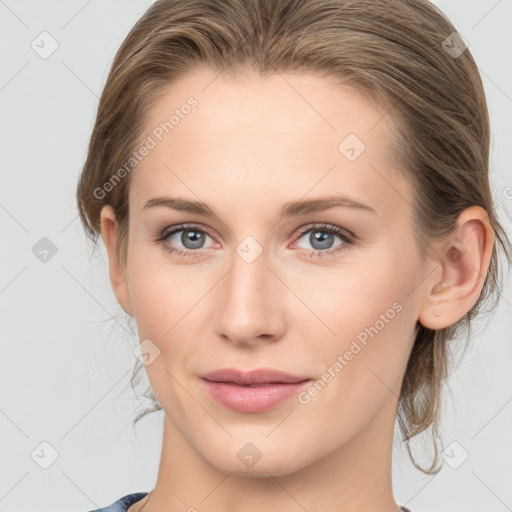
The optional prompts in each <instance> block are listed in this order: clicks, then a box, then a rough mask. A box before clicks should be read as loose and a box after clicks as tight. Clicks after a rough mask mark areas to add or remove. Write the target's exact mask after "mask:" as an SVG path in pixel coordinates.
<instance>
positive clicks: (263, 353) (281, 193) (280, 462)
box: [101, 69, 493, 512]
mask: <svg viewBox="0 0 512 512" xmlns="http://www.w3.org/2000/svg"><path fill="white" fill-rule="evenodd" d="M208 84H209V85H208ZM207 85H208V87H207V88H205V87H206V86H207ZM190 96H194V97H195V98H196V99H197V100H198V106H197V107H196V108H194V109H192V111H191V113H190V114H189V115H188V116H186V117H185V118H184V119H181V120H180V123H179V125H177V126H176V127H175V128H174V130H173V131H172V132H170V133H169V134H167V135H166V136H164V138H163V140H162V142H160V143H159V144H158V145H157V147H155V148H154V149H152V150H151V151H150V152H149V154H148V155H147V156H146V157H145V158H144V159H143V160H142V161H141V162H140V163H139V165H138V166H137V167H136V168H135V169H134V170H133V171H132V172H133V174H132V176H131V179H132V182H131V184H130V190H129V204H130V220H129V244H128V258H127V265H126V268H124V267H123V266H122V265H121V264H120V262H119V261H118V259H117V258H116V254H115V252H114V247H115V237H116V223H115V215H114V212H113V211H112V208H111V207H110V206H105V207H104V208H103V210H102V212H101V228H102V237H103V240H104V242H105V245H106V248H107V251H108V257H109V265H110V278H111V283H112V287H113V290H114V293H115V294H116V297H117V299H118V301H119V303H120V305H121V306H122V308H123V309H124V310H125V311H126V312H127V313H128V314H130V315H132V316H134V317H135V320H136V323H137V328H138V333H139V338H140V340H144V339H146V338H149V339H150V340H151V342H152V343H154V345H155V346H156V347H158V349H159V350H160V355H159V357H157V358H156V359H155V360H154V361H153V362H151V364H149V365H148V366H146V371H147V375H148V378H149V381H150V383H151V386H152V388H153V392H154V394H155V396H156V398H157V399H158V401H159V403H160V404H161V405H162V408H163V411H164V435H163V444H162V453H161V460H160V466H159V471H158V478H157V482H156V485H155V487H154V490H153V492H152V494H151V499H150V500H149V501H148V503H147V505H146V504H145V503H146V498H143V499H142V500H141V501H139V502H137V503H136V504H134V505H132V506H131V507H130V509H129V510H130V512H136V511H138V510H140V508H141V507H142V506H143V505H144V512H148V511H149V512H156V511H158V510H166V511H168V512H174V511H178V510H179V511H186V510H190V511H193V510H196V509H197V510H199V511H201V512H203V511H224V512H231V511H240V510H243V511H244V512H253V511H266V510H280V511H283V512H292V511H293V512H296V511H297V510H303V509H306V510H315V511H317V512H323V511H327V510H329V511H332V510H343V511H345V512H351V511H358V512H365V511H368V512H369V511H375V510H380V511H389V512H391V511H395V510H397V509H398V505H397V504H396V502H395V500H394V497H393V493H392V484H391V460H392V442H393V428H394V423H395V416H396V411H397V405H398V397H399V394H400V388H401V383H402V380H403V376H404V373H405V369H406V365H407V361H408V357H409V355H410V352H411V349H412V345H413V342H414V337H415V333H416V329H417V322H418V321H419V322H420V323H421V324H422V325H424V326H426V327H429V328H431V329H440V328H443V327H446V326H448V325H451V324H453V323H455V322H456V321H457V320H459V319H460V318H461V317H462V316H463V315H464V314H465V313H466V312H467V311H468V310H469V309H470V308H471V307H472V306H473V304H474V303H475V302H476V300H477V299H478V297H479V295H480V292H481V289H482V286H483V282H484V280H483V276H485V274H486V272H487V269H488V265H489V261H490V256H491V250H492V245H493V237H492V229H491V227H490V224H489V222H488V220H487V216H486V214H485V211H484V210H482V209H481V208H480V207H471V208H468V209H467V210H465V211H464V212H462V213H461V215H460V217H459V223H458V229H457V238H456V240H457V241H458V245H457V247H456V248H452V250H451V251H448V250H447V248H449V247H450V243H451V241H453V240H454V238H450V239H447V240H444V241H440V243H439V247H440V250H439V256H438V257H437V258H436V259H435V260H430V261H428V262H427V263H425V264H423V263H422V262H421V259H420V254H421V252H420V249H419V248H418V246H417V245H416V242H415V239H414V236H413V225H412V211H411V204H412V189H411V186H410V184H409V182H408V181H407V179H406V178H404V176H403V175H402V173H400V172H399V170H398V169H397V168H396V167H393V165H392V163H391V162H390V159H389V158H388V153H389V152H388V148H389V143H390V142H389V140H388V133H389V131H388V129H389V124H388V123H390V122H391V121H390V118H389V116H385V111H384V110H383V109H381V108H379V107H378V105H375V104H373V103H372V102H370V101H369V100H368V99H367V98H365V97H364V96H362V95H360V94H358V93H357V91H355V90H353V89H350V88H348V87H343V88H342V87H339V86H334V85H333V84H332V83H331V82H329V81H328V80H327V79H326V78H325V77H319V76H313V75H303V74H301V75H298V74H283V75H272V76H270V77H267V78H266V79H262V78H260V77H258V76H257V75H248V76H244V77H243V78H241V77H238V78H237V79H236V80H235V79H234V78H232V77H230V78H228V77H224V76H222V75H221V76H219V75H218V73H217V72H213V71H210V70H208V69H201V70H197V71H196V72H195V73H194V74H190V75H188V76H186V77H184V78H182V79H181V80H180V81H179V82H177V83H175V84H173V85H172V86H171V87H169V88H168V89H167V90H166V91H165V94H164V95H163V96H162V97H161V98H160V100H159V102H158V104H157V105H156V106H155V108H154V109H153V110H152V111H151V112H149V116H148V118H147V124H146V128H147V129H146V135H147V134H150V133H151V131H152V130H153V129H154V128H155V127H156V126H158V125H159V123H161V122H163V121H164V120H166V119H168V117H169V112H172V110H173V109H174V108H179V107H180V105H183V104H184V103H185V102H186V100H187V98H189V97H190ZM349 133H353V134H356V135H357V137H359V139H360V140H362V141H363V142H364V144H365V145H366V150H365V151H364V152H363V153H361V154H360V156H359V157H358V158H357V159H356V160H354V161H349V160H348V159H347V158H346V157H345V156H344V155H343V154H342V153H341V152H340V151H339V150H338V145H339V144H340V142H341V141H342V140H343V139H344V138H345V137H346V136H347V135H348V134H349ZM370 164H371V165H370ZM376 170H377V171H378V172H376ZM329 194H339V195H341V194H344V195H347V196H350V197H352V198H355V199H357V200H358V201H360V202H362V203H365V204H367V205H370V206H371V207H372V208H374V209H375V211H376V213H375V214H373V213H371V212H366V211H363V210H356V209H349V208H342V207H337V208H331V209H328V210H325V211H318V212H314V213H309V214H306V215H300V216H297V217H292V218H280V209H281V207H282V205H283V204H284V203H286V202H287V201H292V200H299V199H313V198H317V197H320V196H324V195H329ZM164 195H179V196H181V197H184V198H187V199H190V200H201V201H203V202H204V203H206V204H207V205H209V206H210V208H211V209H212V210H213V211H214V212H215V216H213V217H205V216H203V215H200V214H196V213H184V212H178V211H175V210H172V209H169V208H165V207H158V208H154V209H152V210H148V211H144V210H143V206H144V204H145V203H146V202H147V201H148V200H149V199H151V198H154V197H157V196H164ZM182 223H195V224H198V226H199V227H203V228H205V229H206V230H209V232H210V233H211V234H212V236H210V235H209V234H207V235H205V240H204V243H203V245H202V246H200V247H202V248H199V249H194V248H193V247H194V246H193V245H191V244H190V242H188V245H184V244H183V241H182V239H181V234H182V233H181V232H180V233H178V234H177V235H176V234H175V235H173V236H172V240H168V241H167V244H168V245H170V244H171V245H172V244H173V245H174V247H176V248H179V249H182V250H183V249H189V250H195V251H196V252H197V254H196V255H195V256H194V257H185V256H178V255H175V254H172V253H169V252H168V251H167V250H166V246H165V244H164V243H163V242H160V243H157V242H155V240H156V238H157V237H158V234H159V232H160V231H162V230H164V229H165V228H167V227H170V226H178V225H180V224H182ZM319 223H325V224H327V225H329V226H337V227H340V228H342V229H345V230H348V231H350V232H351V233H353V234H354V235H356V237H357V239H358V243H357V244H354V245H350V244H347V243H346V242H344V241H343V240H342V239H341V238H339V237H338V235H336V234H335V235H333V238H332V243H331V245H330V246H329V245H327V246H321V245H319V244H318V243H316V244H315V245H312V243H313V244H314V243H315V242H314V241H313V242H311V239H310V238H309V235H310V234H311V233H313V234H314V233H315V232H316V231H318V229H315V224H319ZM309 225H312V227H311V229H312V232H311V231H307V234H306V235H304V234H302V235H301V234H299V233H298V230H299V228H301V227H303V226H304V227H305V226H309ZM320 231H321V232H322V233H325V231H322V230H320ZM247 236H251V237H253V238H254V239H255V240H256V241H257V242H258V243H259V245H260V246H261V248H262V249H263V252H262V254H261V255H260V256H259V257H258V258H256V259H255V260H254V261H253V262H251V263H248V262H247V261H246V260H244V259H243V258H242V257H240V256H239V254H238V253H237V250H236V249H237V247H238V246H239V245H240V244H241V242H242V241H244V239H245V238H246V237H247ZM185 243H187V241H186V240H185ZM342 244H345V247H344V248H343V250H341V251H340V252H337V253H335V254H332V255H331V256H327V255H324V257H322V258H318V257H317V256H315V257H313V258H311V257H310V255H311V252H312V251H313V250H317V252H321V251H324V252H326V251H333V250H335V249H336V247H337V246H340V245H342ZM447 244H448V245H447ZM242 246H243V245H242ZM191 247H192V249H191ZM196 247H197V246H196ZM319 247H320V249H319ZM322 247H327V248H323V249H322ZM441 248H442V249H443V250H441ZM251 250H254V249H251ZM443 282H444V283H446V285H445V286H444V287H443V288H442V289H441V290H440V291H437V289H436V285H440V284H441V283H443ZM394 303H399V304H400V306H401V309H400V311H399V312H396V314H395V315H394V318H392V319H390V320H389V321H388V322H386V323H385V324H384V327H383V328H381V329H380V330H379V331H378V333H377V334H376V335H374V337H373V338H369V339H368V343H367V345H366V346H364V345H362V344H360V345H361V347H362V350H361V351H360V352H358V353H357V355H354V357H353V359H352V360H350V361H349V362H348V363H347V364H346V365H345V366H344V367H343V369H342V370H341V371H339V372H338V373H336V376H335V377H334V378H332V379H331V381H330V382H328V383H327V385H326V386H325V387H324V388H323V389H322V390H321V391H320V392H319V393H318V394H317V396H315V397H314V398H312V399H311V401H310V402H309V403H307V404H305V405H304V404H301V403H299V401H298V400H297V398H296V397H294V398H292V399H290V400H288V401H286V402H284V403H282V404H281V405H279V406H278V407H276V408H274V409H271V410H270V411H266V412H263V413H243V412H236V411H233V410H230V409H227V408H225V407H223V406H222V405H220V404H218V403H217V402H216V401H214V400H213V398H211V396H210V395H209V394H208V392H207V391H206V389H205V386H204V383H203V382H202V381H201V380H200V378H199V376H200V375H202V374H203V373H205V372H207V371H211V370H215V369H218V368H222V367H227V366H234V367H238V368H242V369H246V370H248V369H254V368H260V367H271V368H276V369H281V370H285V371H289V372H291V373H295V374H299V375H301V376H302V375H305V376H309V377H311V378H313V379H322V375H323V374H324V373H325V372H326V371H327V369H328V368H329V367H332V366H333V363H334V362H335V361H336V360H337V357H338V355H340V354H341V355H342V354H344V353H345V352H346V351H347V350H348V349H349V348H350V346H351V343H352V341H353V340H355V339H357V336H358V334H359V333H361V332H363V331H364V330H365V328H368V327H370V326H374V325H376V322H377V320H379V318H381V315H386V311H388V310H390V308H392V305H393V304H394ZM434 312H438V313H439V316H436V315H434ZM249 441H250V442H251V443H253V444H254V445H255V446H256V447H257V449H258V450H259V452H260V453H261V458H260V459H259V460H258V461H257V463H256V464H254V465H253V466H252V467H246V466H245V465H244V464H242V463H241V461H240V460H239V458H238V457H237V452H238V451H239V450H240V449H241V448H242V447H243V446H244V445H245V444H246V443H247V442H249ZM190 507H195V508H190ZM302 507H303V508H302Z"/></svg>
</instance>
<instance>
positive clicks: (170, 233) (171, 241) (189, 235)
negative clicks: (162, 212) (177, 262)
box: [156, 224, 211, 257]
mask: <svg viewBox="0 0 512 512" xmlns="http://www.w3.org/2000/svg"><path fill="white" fill-rule="evenodd" d="M180 233H181V235H180V236H177V235H179V234H180ZM206 237H209V238H211V237H210V235H209V234H208V232H207V231H205V230H204V229H202V228H200V227H198V226H196V225H193V224H187V225H181V226H176V227H175V228H173V229H169V228H166V229H164V230H163V231H162V233H161V234H160V235H159V237H158V238H157V240H156V241H157V242H160V243H163V244H164V247H165V249H166V250H167V251H169V252H171V253H175V254H177V255H179V256H187V257H189V256H196V254H195V253H197V252H198V249H203V248H204V247H203V244H204V240H205V238H206ZM180 243H181V244H182V245H183V246H184V247H185V250H183V249H180V248H179V244H180ZM176 245H178V248H176Z"/></svg>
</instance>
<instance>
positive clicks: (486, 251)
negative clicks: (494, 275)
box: [418, 206, 494, 329]
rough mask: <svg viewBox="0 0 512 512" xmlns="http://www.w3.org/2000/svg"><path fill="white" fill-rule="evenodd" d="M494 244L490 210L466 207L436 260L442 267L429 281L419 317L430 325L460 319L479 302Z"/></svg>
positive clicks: (448, 322) (443, 324)
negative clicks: (489, 215) (488, 213)
mask: <svg viewBox="0 0 512 512" xmlns="http://www.w3.org/2000/svg"><path fill="white" fill-rule="evenodd" d="M493 245H494V235H493V230H492V227H491V225H490V222H489V217H488V215H487V212H486V211H485V210H484V209H483V208H481V207H480V206H471V207H469V208H466V209H465V210H464V211H463V212H462V213H461V214H460V215H459V218H458V220H457V227H456V230H455V234H454V235H451V236H450V237H449V239H448V240H447V242H445V243H444V245H443V247H442V249H441V250H440V253H439V258H438V261H437V262H436V264H438V265H439V268H440V269H441V274H442V275H441V278H439V272H435V273H433V276H434V277H433V278H432V280H429V281H428V282H427V287H426V288H425V289H426V293H427V295H426V297H425V299H424V302H423V304H422V307H421V309H420V314H419V317H418V321H419V322H420V324H421V325H423V326H424V327H427V328H428V329H443V328H445V327H448V326H450V325H453V324H455V323H457V322H458V321H459V320H460V319H461V318H462V317H463V316H464V315H465V314H466V313H467V312H468V311H469V310H470V309H471V308H472V307H473V306H474V304H475V303H476V301H477V300H478V298H479V296H480V293H481V291H482V288H483V285H484V282H485V277H486V275H487V270H488V268H489V263H490V260H491V255H492V248H493Z"/></svg>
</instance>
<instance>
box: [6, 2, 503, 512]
mask: <svg viewBox="0 0 512 512" xmlns="http://www.w3.org/2000/svg"><path fill="white" fill-rule="evenodd" d="M151 3H152V2H150V1H148V0H145V1H134V0H130V1H126V0H125V1H120V0H115V1H114V0H109V1H102V2H100V1H99V0H89V1H84V0H80V1H67V2H64V1H60V2H57V1H55V0H54V1H51V2H50V1H47V2H36V1H23V0H18V1H15V0H9V1H6V2H4V1H0V38H1V45H0V48H1V58H2V66H1V68H0V106H1V112H2V115H1V117H0V130H1V136H0V141H1V148H0V168H1V175H0V179H1V186H0V224H1V234H2V241H1V244H0V247H1V251H2V259H1V261H2V264H1V265H0V308H1V309H0V314H1V323H0V325H1V333H2V338H1V344H2V345H1V350H2V356H1V358H0V365H1V366H0V379H1V380H0V431H1V432H2V436H1V438H0V448H1V454H2V455H1V460H2V463H1V464H0V511H2V512H5V511H11V512H21V511H26V510H29V509H30V510H34V511H36V510H37V511H46V510H48V511H49V510H51V511H53V512H60V511H62V512H63V511H68V512H69V511H73V510H74V511H77V512H78V511H86V510H91V509H94V508H99V507H102V506H106V505H109V504H110V503H112V502H114V501H115V500H117V499H118V498H120V497H121V496H123V495H124V494H128V493H131V492H136V491H149V490H150V489H151V488H152V487H153V485H154V483H155V479H156V475H157V470H158V463H159V456H160V447H161V435H162V428H161V423H162V412H161V411H160V412H158V413H155V414H153V415H152V416H149V417H147V418H145V419H144V420H142V421H141V422H140V423H139V424H138V426H137V427H136V429H135V431H134V430H132V428H131V425H130V421H131V419H132V418H133V416H134V414H135V412H136V410H137V408H141V407H143V406H146V405H148V403H147V402H146V403H143V402H138V401H137V400H135V399H134V398H133V394H132V392H131V390H130V386H129V378H130V376H131V370H132V367H133V364H134V362H135V359H134V356H133V354H132V349H133V347H134V346H135V344H136V342H137V338H136V331H135V326H134V324H133V323H131V324H128V323H126V319H125V315H124V312H123V311H122V310H121V308H120V307H119V305H118V304H117V301H116V299H115V296H114V295H113V293H112V290H111V287H110V281H109V278H108V267H107V265H106V259H105V253H104V249H103V248H102V250H101V251H100V252H99V253H98V254H96V255H95V256H93V258H92V259H90V258H89V255H90V251H89V247H88V245H87V243H86V240H85V235H84V232H83V230H82V227H81V225H80V222H79V219H78V218H77V209H76V205H75V186H76V181H77V178H78V175H79V172H80V170H81V166H82V164H83V161H84V158H85V155H86V148H87V144H88V139H89V136H90V134H91V130H92V126H93V120H94V115H95V109H96V107H97V104H98V97H99V94H100V92H101V90H102V87H103V85H104V82H105V79H106V76H107V72H108V69H109V67H110V64H111V62H112V58H113V56H114V53H115V51H116V50H117V48H118V47H119V45H120V44H121V42H122V40H123V39H124V37H125V36H126V34H127V32H128V31H129V29H130V28H131V26H132V25H133V24H134V23H135V21H136V20H137V19H138V18H139V17H140V16H141V15H142V14H143V12H144V11H145V10H146V8H147V7H149V5H150V4H151ZM434 3H435V4H436V5H438V6H439V7H440V8H441V9H442V10H443V11H444V12H445V13H446V14H447V15H448V17H449V18H450V19H451V20H452V22H453V23H454V25H455V27H456V28H457V30H458V31H459V33H460V34H461V35H462V37H463V38H464V39H465V40H466V41H467V42H468V43H469V49H470V51H471V52H472V54H473V56H474V58H475V60H476V62H477V64H478V66H479V69H480V71H481V74H482V78H483V81H484V85H485V89H486V93H487V98H488V104H489V109H490V115H491V123H492V131H493V139H492V147H491V150H492V156H491V170H492V185H493V190H494V193H495V197H496V201H497V203H498V207H497V210H498V213H499V215H501V220H502V222H503V223H504V224H505V226H506V227H507V228H508V229H509V230H510V223H511V222H510V213H509V212H510V209H511V203H512V188H507V187H512V171H511V164H512V145H511V144H510V141H511V140H512V122H511V116H512V62H511V59H512V52H511V50H512V31H511V30H510V23H511V21H512V4H511V3H510V1H508V0H500V1H495V0H489V1H487V0H478V1H476V0H473V1H468V0H456V1H455V0H449V1H448V0H445V1H441V0H438V1H436V2H434ZM43 31H47V32H48V33H49V34H51V36H52V38H54V39H55V40H56V41H57V42H58V48H57V50H56V51H55V52H54V53H53V54H52V55H50V56H49V57H48V58H46V59H43V58H41V57H40V55H39V54H38V53H36V51H34V50H33V49H32V47H31V44H32V41H34V40H36V42H37V41H38V39H36V38H37V37H38V36H39V34H40V33H41V32H43ZM45 48H46V49H48V48H50V40H49V39H47V40H46V43H45ZM43 237H47V238H48V239H49V240H50V241H51V244H53V245H54V246H55V248H56V250H57V252H56V253H55V254H54V255H53V256H52V253H51V252H50V253H49V254H48V257H47V259H48V261H47V262H46V263H44V262H42V261H41V260H40V259H39V258H38V257H36V255H35V254H34V252H33V247H34V246H36V247H39V246H38V245H36V244H47V245H48V244H49V242H48V241H42V242H41V241H40V240H41V239H42V238H43ZM45 247H46V246H45ZM506 277H507V274H505V278H506ZM511 312H512V293H511V290H510V286H508V285H506V287H505V297H504V298H503V299H502V301H501V303H500V306H499V308H498V309H497V310H496V312H495V313H494V315H493V316H492V317H487V319H483V320H480V321H478V322H476V323H475V330H474V332H473V335H472V341H471V348H470V349H469V351H468V352H467V354H466V357H465V358H464V359H463V361H462V363H461V364H460V366H458V367H457V368H456V369H455V370H454V372H453V375H452V376H451V378H450V385H449V388H448V389H447V393H446V394H445V405H444V416H443V422H442V429H443V435H444V438H443V439H444V446H445V447H449V449H448V452H447V453H449V454H450V456H451V459H450V460H451V461H453V460H454V461H455V463H454V462H452V465H454V466H455V465H457V462H459V463H460V461H461V460H462V458H461V457H462V455H463V454H464V453H465V452H467V454H468V458H467V460H465V461H464V462H463V463H462V464H461V465H460V466H459V467H458V468H457V469H454V468H452V467H450V466H449V465H445V467H444V469H443V470H442V471H441V473H440V474H438V475H436V476H434V477H429V476H426V475H424V474H422V473H420V472H419V471H417V470H416V469H415V468H414V467H413V466H412V464H411V463H410V462H409V460H408V458H407V454H406V452H405V449H400V448H399V447H398V436H397V440H396V445H397V447H396V450H395V455H394V464H393V487H394V492H395V497H396V500H397V502H398V503H400V504H402V505H407V506H409V507H410V508H411V509H413V510H414V511H415V512H422V511H450V512H456V511H468V512H470V511H482V510H485V511H487V512H490V511H505V510H512V486H511V485H510V482H512V439H511V425H512V371H511V367H512V362H511V361H512V344H511V343H510V341H511V336H510V328H511V326H512V322H511V317H512V315H511ZM144 379H145V380H144V381H143V383H142V384H141V385H140V386H139V388H138V389H139V390H140V391H143V390H144V388H145V386H146V384H147V380H146V376H145V374H144ZM42 442H46V443H49V444H50V445H51V446H52V447H53V449H54V450H55V451H56V454H57V459H56V460H55V462H54V463H53V464H52V465H50V466H49V467H48V468H47V469H43V468H42V467H41V464H44V463H45V462H46V463H49V462H50V461H51V460H50V457H51V453H52V449H51V448H49V447H48V446H47V445H41V443H42ZM453 442H456V443H458V444H455V445H451V443H453ZM450 445H451V446H450ZM413 446H414V447H415V453H416V454H417V456H418V457H419V458H420V460H421V461H424V462H427V461H428V452H426V451H425V452H424V454H423V455H421V453H422V452H421V450H422V447H424V449H425V450H428V448H429V446H430V445H429V444H428V437H425V436H422V437H421V438H420V439H418V440H417V441H416V442H414V443H413ZM463 450H465V452H464V451H463ZM368 485H369V486H371V485H372V482H368Z"/></svg>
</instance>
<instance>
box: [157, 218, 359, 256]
mask: <svg viewBox="0 0 512 512" xmlns="http://www.w3.org/2000/svg"><path fill="white" fill-rule="evenodd" d="M307 234H309V236H308V237H307V242H308V243H309V244H310V245H311V246H312V247H310V248H308V250H310V249H312V250H311V251H310V255H309V256H308V257H310V258H313V257H323V256H332V255H335V254H337V253H338V252H340V251H342V250H343V249H345V248H347V246H349V245H353V244H355V241H356V237H355V236H354V235H353V234H352V233H350V232H348V231H346V230H344V229H341V228H339V227H337V226H329V225H327V224H319V225H313V226H311V225H309V226H306V227H305V228H302V229H301V230H300V231H299V238H298V240H300V239H302V238H305V236H306V235H307ZM206 237H208V238H213V237H212V236H211V235H210V234H209V232H208V231H207V230H205V229H204V228H201V227H199V226H197V225H195V224H184V225H180V226H174V227H172V228H169V227H167V228H165V229H164V230H163V231H162V232H161V233H160V234H159V235H158V238H157V239H156V242H158V243H161V244H163V245H164V248H165V250H166V251H168V252H170V253H174V254H177V255H178V256H183V257H195V256H200V249H204V248H206V247H204V245H203V244H204V243H205V240H206ZM336 237H338V238H339V239H341V241H342V243H340V244H338V245H335V246H334V248H332V246H333V242H334V239H335V238H336ZM180 244H181V246H182V247H184V249H181V248H180Z"/></svg>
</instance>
